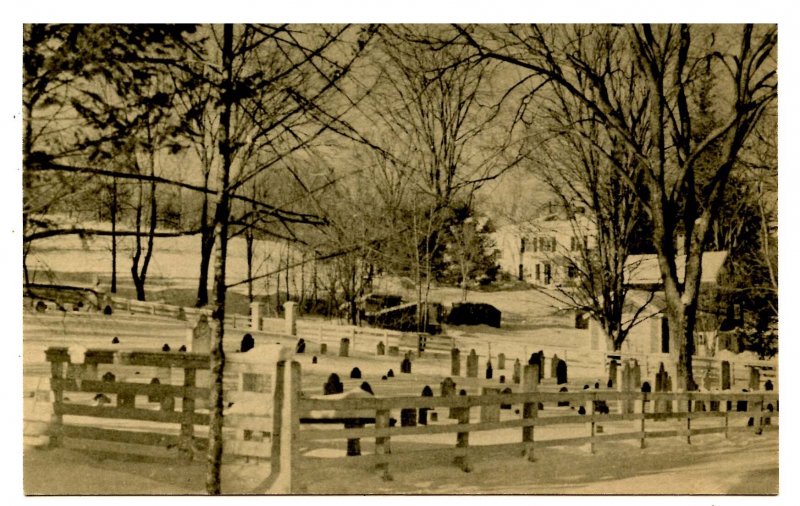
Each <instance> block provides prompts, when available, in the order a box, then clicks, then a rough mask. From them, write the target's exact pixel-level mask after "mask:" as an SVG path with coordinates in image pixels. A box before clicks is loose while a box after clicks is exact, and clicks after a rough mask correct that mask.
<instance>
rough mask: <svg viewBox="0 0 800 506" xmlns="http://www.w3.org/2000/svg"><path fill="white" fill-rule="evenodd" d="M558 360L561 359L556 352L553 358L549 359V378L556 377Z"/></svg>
mask: <svg viewBox="0 0 800 506" xmlns="http://www.w3.org/2000/svg"><path fill="white" fill-rule="evenodd" d="M559 360H561V359H560V358H558V355H557V354H553V358H552V359H550V377H551V378H555V377H556V368H557V367H558V362H559Z"/></svg>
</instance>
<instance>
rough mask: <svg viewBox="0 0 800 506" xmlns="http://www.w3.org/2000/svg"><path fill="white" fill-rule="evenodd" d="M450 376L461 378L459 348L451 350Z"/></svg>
mask: <svg viewBox="0 0 800 506" xmlns="http://www.w3.org/2000/svg"><path fill="white" fill-rule="evenodd" d="M450 375H451V376H461V351H460V350H459V349H458V348H453V349H452V350H450Z"/></svg>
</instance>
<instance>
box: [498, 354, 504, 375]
mask: <svg viewBox="0 0 800 506" xmlns="http://www.w3.org/2000/svg"><path fill="white" fill-rule="evenodd" d="M505 368H506V354H505V353H500V354H499V355H497V370H499V371H502V370H504V369H505Z"/></svg>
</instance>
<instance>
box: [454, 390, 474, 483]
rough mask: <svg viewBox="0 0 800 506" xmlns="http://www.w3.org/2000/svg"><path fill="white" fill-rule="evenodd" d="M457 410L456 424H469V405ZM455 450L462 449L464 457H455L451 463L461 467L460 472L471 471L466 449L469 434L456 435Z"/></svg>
mask: <svg viewBox="0 0 800 506" xmlns="http://www.w3.org/2000/svg"><path fill="white" fill-rule="evenodd" d="M462 392H463V390H462ZM457 409H458V411H457V412H456V419H457V420H458V424H459V425H467V424H469V411H470V409H469V405H467V406H464V407H460V408H457ZM456 448H463V449H464V455H457V456H456V458H455V459H454V461H453V462H454V463H455V464H456V465H458V466H459V467H461V470H462V471H464V472H465V473H468V472H470V471H472V466H470V464H469V455H467V449H468V448H469V432H459V433H457V434H456Z"/></svg>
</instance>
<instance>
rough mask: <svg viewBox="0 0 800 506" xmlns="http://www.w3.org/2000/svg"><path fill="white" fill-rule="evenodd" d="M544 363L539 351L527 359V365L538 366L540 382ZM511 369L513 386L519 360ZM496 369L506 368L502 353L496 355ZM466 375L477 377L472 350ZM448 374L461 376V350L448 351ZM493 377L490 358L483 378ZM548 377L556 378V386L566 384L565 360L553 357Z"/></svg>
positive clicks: (502, 381)
mask: <svg viewBox="0 0 800 506" xmlns="http://www.w3.org/2000/svg"><path fill="white" fill-rule="evenodd" d="M544 362H545V358H544V352H543V351H541V350H540V351H538V352H536V353H533V354H531V356H530V358H529V359H528V365H536V366H538V368H539V380H540V381H541V380H542V379H543V378H544ZM513 367H514V370H513V375H512V381H513V382H514V383H515V384H519V382H520V377H521V376H520V373H521V369H522V364H521V363H520V360H519V359H516V360H515V361H514V366H513ZM497 368H498V370H504V369H505V368H506V356H505V354H504V353H500V354H499V355H497ZM466 373H467V376H466V377H467V378H477V377H478V355H477V354H476V353H475V350H474V349H472V350H470V352H469V355H467V370H466ZM450 374H451V375H452V376H461V350H459V349H458V348H453V349H452V350H450ZM493 376H494V368H493V367H492V360H491V358H490V359H489V360H487V361H486V375H485V377H486V379H492V377H493ZM550 377H551V378H556V384H558V385H563V384H565V383H567V362H566V360H562V359H560V358H559V357H558V355H553V359H552V360H551V361H550ZM500 383H505V376H500Z"/></svg>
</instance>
